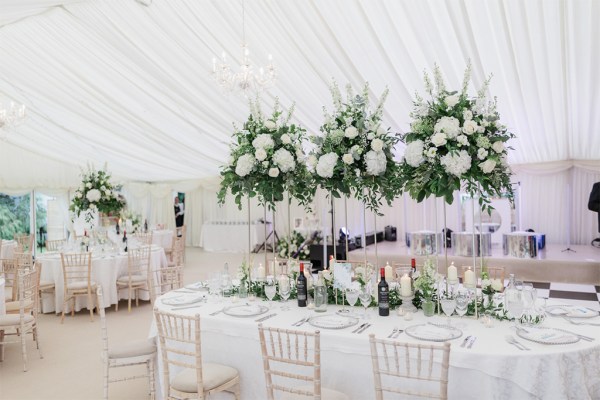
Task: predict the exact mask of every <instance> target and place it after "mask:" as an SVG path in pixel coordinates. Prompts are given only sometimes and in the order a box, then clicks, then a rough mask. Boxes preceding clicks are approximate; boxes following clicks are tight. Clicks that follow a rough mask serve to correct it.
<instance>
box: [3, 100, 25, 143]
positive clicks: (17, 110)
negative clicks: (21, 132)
mask: <svg viewBox="0 0 600 400" xmlns="http://www.w3.org/2000/svg"><path fill="white" fill-rule="evenodd" d="M24 120H25V105H24V104H16V103H15V102H14V101H11V102H10V104H9V105H8V106H4V104H0V139H2V140H6V136H7V132H8V131H9V130H10V129H12V128H14V127H16V126H18V125H20V124H21V123H22V122H23V121H24Z"/></svg>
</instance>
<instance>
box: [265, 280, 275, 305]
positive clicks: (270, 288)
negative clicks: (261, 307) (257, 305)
mask: <svg viewBox="0 0 600 400" xmlns="http://www.w3.org/2000/svg"><path fill="white" fill-rule="evenodd" d="M275 293H277V286H276V285H275V282H272V281H269V282H267V283H266V284H265V296H267V299H269V308H271V302H272V301H273V297H275Z"/></svg>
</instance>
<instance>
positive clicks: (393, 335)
mask: <svg viewBox="0 0 600 400" xmlns="http://www.w3.org/2000/svg"><path fill="white" fill-rule="evenodd" d="M402 332H404V330H403V329H398V328H394V329H393V330H392V333H390V334H389V335H388V339H396V338H397V337H398V336H399V335H400V334H401V333H402Z"/></svg>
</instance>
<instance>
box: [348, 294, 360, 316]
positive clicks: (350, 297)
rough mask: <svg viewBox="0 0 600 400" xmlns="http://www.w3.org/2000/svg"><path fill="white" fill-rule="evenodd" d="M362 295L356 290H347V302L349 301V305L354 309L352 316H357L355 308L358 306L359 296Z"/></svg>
mask: <svg viewBox="0 0 600 400" xmlns="http://www.w3.org/2000/svg"><path fill="white" fill-rule="evenodd" d="M359 294H360V292H359V291H358V290H356V289H352V288H351V289H347V290H346V300H348V304H350V307H352V314H355V312H354V306H355V305H356V302H357V301H358V295H359Z"/></svg>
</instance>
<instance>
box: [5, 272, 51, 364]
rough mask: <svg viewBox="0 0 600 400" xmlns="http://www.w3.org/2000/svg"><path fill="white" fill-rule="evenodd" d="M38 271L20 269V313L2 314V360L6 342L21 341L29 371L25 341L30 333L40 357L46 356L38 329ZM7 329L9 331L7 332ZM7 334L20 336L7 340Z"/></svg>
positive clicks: (24, 362) (24, 361)
mask: <svg viewBox="0 0 600 400" xmlns="http://www.w3.org/2000/svg"><path fill="white" fill-rule="evenodd" d="M38 273H39V272H38V270H37V269H36V268H29V269H21V270H19V271H18V277H17V280H18V282H19V284H18V287H19V296H18V297H19V300H18V302H19V313H18V314H6V315H0V361H3V360H4V346H5V345H6V343H20V344H21V354H22V356H23V371H27V345H26V342H25V341H26V336H27V334H28V333H31V334H32V336H33V340H34V341H35V343H36V347H37V349H38V351H39V353H40V358H44V356H43V355H42V350H41V349H40V337H39V332H38V329H37V314H38V310H37V304H38V297H37V296H38V287H37V282H38ZM7 331H8V332H9V333H6V332H7ZM7 335H11V336H12V335H14V336H18V340H14V341H10V342H9V341H6V340H5V338H6V336H7Z"/></svg>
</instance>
